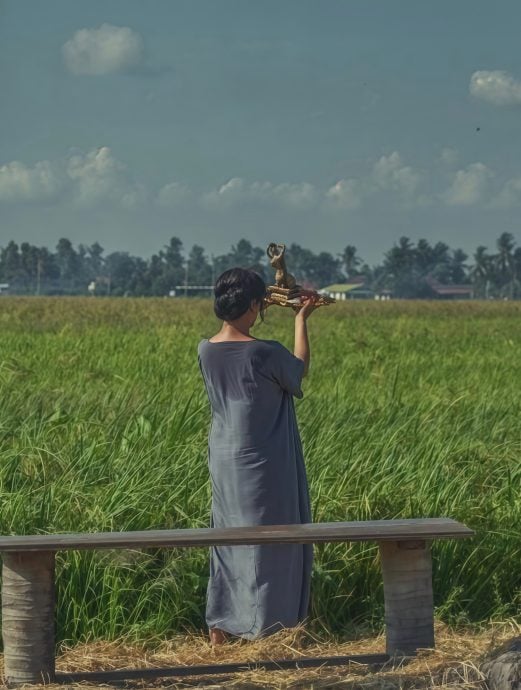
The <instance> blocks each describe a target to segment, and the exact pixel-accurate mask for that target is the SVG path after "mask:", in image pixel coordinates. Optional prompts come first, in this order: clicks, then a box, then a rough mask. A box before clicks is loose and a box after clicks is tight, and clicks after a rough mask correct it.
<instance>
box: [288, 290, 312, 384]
mask: <svg viewBox="0 0 521 690" xmlns="http://www.w3.org/2000/svg"><path fill="white" fill-rule="evenodd" d="M315 309H316V305H315V300H314V299H313V297H306V298H305V301H304V306H303V307H302V308H301V309H299V311H298V312H297V313H296V315H295V347H294V349H293V354H294V355H295V357H298V358H299V359H301V360H302V361H303V362H304V374H303V376H306V374H307V373H308V369H309V360H310V358H311V351H310V348H309V338H308V328H307V323H306V322H307V319H308V317H309V315H310V314H311V313H312V312H313V311H314V310H315Z"/></svg>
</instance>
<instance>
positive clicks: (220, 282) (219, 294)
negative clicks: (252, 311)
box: [213, 268, 266, 321]
mask: <svg viewBox="0 0 521 690" xmlns="http://www.w3.org/2000/svg"><path fill="white" fill-rule="evenodd" d="M213 293H214V295H215V302H214V305H213V309H214V311H215V315H216V316H217V318H218V319H222V320H223V321H234V320H235V319H238V318H239V317H240V316H242V315H243V314H245V313H246V312H247V311H248V309H249V308H250V305H251V303H252V302H258V303H259V305H260V317H261V319H262V318H263V314H264V298H265V297H266V284H265V283H264V280H263V279H262V278H261V277H260V275H259V274H258V273H256V272H255V271H252V270H251V269H249V268H230V269H229V270H228V271H224V273H221V275H220V276H219V277H218V278H217V282H216V283H215V287H214V290H213Z"/></svg>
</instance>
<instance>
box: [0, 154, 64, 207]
mask: <svg viewBox="0 0 521 690" xmlns="http://www.w3.org/2000/svg"><path fill="white" fill-rule="evenodd" d="M61 187H62V180H61V179H60V175H59V174H58V171H57V170H56V169H55V167H54V166H53V165H52V164H51V163H50V162H49V161H39V162H38V163H35V164H34V166H32V167H30V166H26V165H24V164H23V163H20V162H19V161H12V162H11V163H7V164H6V165H2V166H0V201H13V202H16V201H45V200H47V199H52V198H54V197H56V196H57V194H58V193H59V192H60V190H61Z"/></svg>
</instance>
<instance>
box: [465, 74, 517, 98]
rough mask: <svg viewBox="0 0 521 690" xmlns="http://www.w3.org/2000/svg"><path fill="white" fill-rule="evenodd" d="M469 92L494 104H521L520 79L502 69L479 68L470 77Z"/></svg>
mask: <svg viewBox="0 0 521 690" xmlns="http://www.w3.org/2000/svg"><path fill="white" fill-rule="evenodd" d="M469 90H470V93H471V94H472V95H473V96H474V97H475V98H480V99H481V100H483V101H487V102H488V103H493V104H494V105H521V81H520V80H519V79H515V78H514V77H513V76H512V75H511V74H509V73H508V72H505V71H503V70H492V71H488V70H481V71H478V72H474V74H473V75H472V76H471V78H470V86H469Z"/></svg>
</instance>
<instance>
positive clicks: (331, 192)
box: [326, 178, 363, 209]
mask: <svg viewBox="0 0 521 690" xmlns="http://www.w3.org/2000/svg"><path fill="white" fill-rule="evenodd" d="M362 198H363V189H362V185H361V183H360V180H357V179H354V178H349V179H347V180H338V182H337V183H336V184H334V185H333V186H332V187H330V188H329V189H328V190H327V192H326V201H327V202H328V203H330V204H332V205H333V206H336V207H337V208H343V209H355V208H358V207H359V206H360V204H361V203H362Z"/></svg>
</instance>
